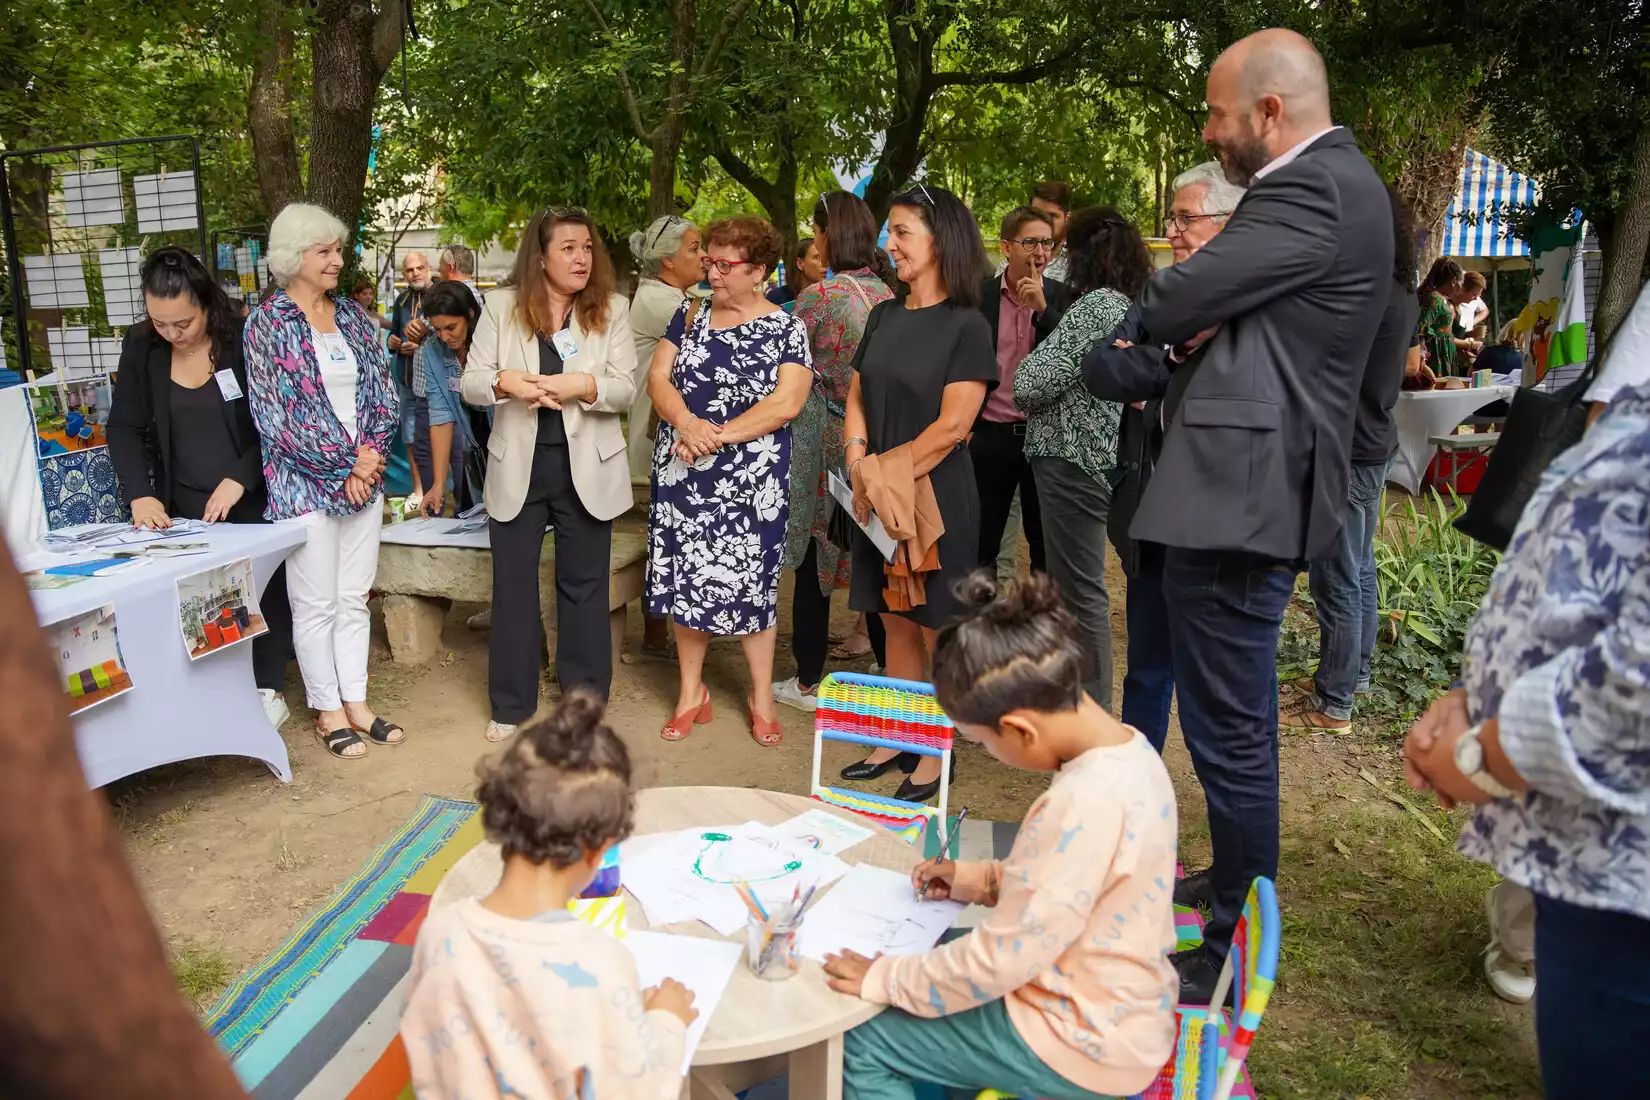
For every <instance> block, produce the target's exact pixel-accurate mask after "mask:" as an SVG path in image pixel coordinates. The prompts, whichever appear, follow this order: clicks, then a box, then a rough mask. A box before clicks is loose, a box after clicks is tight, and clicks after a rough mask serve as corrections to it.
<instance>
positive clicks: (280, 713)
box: [258, 688, 292, 729]
mask: <svg viewBox="0 0 1650 1100" xmlns="http://www.w3.org/2000/svg"><path fill="white" fill-rule="evenodd" d="M258 697H259V699H260V700H261V701H262V702H263V706H264V717H265V718H267V719H269V724H270V725H272V726H274V727H275V728H276V729H280V728H281V723H282V722H285V721H286V720H287V719H288V718H290V717H292V711H291V710H290V709H289V708H288V707H287V705H286V700H285V699H283V698H282V697H281V693H280V692H278V691H274V690H272V689H270V688H259V689H258Z"/></svg>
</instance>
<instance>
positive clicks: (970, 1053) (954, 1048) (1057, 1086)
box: [842, 999, 1110, 1100]
mask: <svg viewBox="0 0 1650 1100" xmlns="http://www.w3.org/2000/svg"><path fill="white" fill-rule="evenodd" d="M919 1084H931V1085H939V1086H943V1087H944V1089H945V1093H946V1095H947V1096H949V1097H951V1100H973V1098H974V1095H975V1094H976V1093H978V1092H979V1091H980V1090H981V1089H988V1088H989V1089H998V1090H999V1091H1002V1092H1006V1093H1010V1094H1012V1095H1014V1096H1023V1097H1046V1098H1047V1100H1110V1098H1109V1097H1103V1096H1101V1095H1100V1094H1099V1093H1093V1092H1089V1091H1088V1090H1087V1089H1082V1088H1078V1087H1077V1086H1076V1085H1074V1084H1072V1083H1071V1082H1070V1081H1067V1080H1066V1079H1065V1078H1064V1077H1061V1076H1060V1075H1059V1074H1058V1073H1055V1072H1054V1071H1053V1070H1051V1069H1049V1068H1048V1067H1047V1066H1046V1065H1044V1064H1043V1062H1042V1060H1041V1059H1040V1058H1038V1057H1037V1055H1036V1054H1034V1053H1032V1050H1031V1048H1030V1047H1028V1046H1026V1044H1025V1040H1024V1039H1022V1038H1020V1033H1019V1032H1018V1031H1015V1030H1014V1024H1013V1022H1012V1021H1011V1020H1009V1018H1008V1010H1007V1009H1006V1008H1004V1007H1003V1002H1002V1001H1001V1000H1000V999H999V1000H995V1001H992V1002H991V1003H990V1004H985V1005H981V1006H980V1007H979V1008H971V1009H969V1010H968V1011H967V1012H959V1013H957V1014H956V1015H955V1016H941V1017H939V1018H937V1019H929V1018H927V1017H923V1016H913V1015H911V1014H910V1013H909V1012H904V1011H902V1010H900V1009H897V1008H890V1009H888V1010H886V1011H885V1012H883V1013H882V1014H881V1015H880V1016H878V1017H876V1018H875V1019H873V1020H868V1021H866V1022H865V1023H863V1024H860V1025H859V1026H858V1027H856V1028H854V1029H853V1030H852V1031H850V1032H848V1034H847V1036H845V1037H844V1039H843V1047H842V1093H843V1097H844V1100H917V1098H918V1097H919V1096H925V1095H926V1096H932V1095H933V1092H932V1091H931V1090H929V1089H926V1088H919Z"/></svg>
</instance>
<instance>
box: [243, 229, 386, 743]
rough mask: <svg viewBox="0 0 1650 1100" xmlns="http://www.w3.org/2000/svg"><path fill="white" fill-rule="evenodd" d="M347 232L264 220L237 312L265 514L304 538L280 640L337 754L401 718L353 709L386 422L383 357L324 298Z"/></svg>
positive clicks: (379, 736)
mask: <svg viewBox="0 0 1650 1100" xmlns="http://www.w3.org/2000/svg"><path fill="white" fill-rule="evenodd" d="M348 236H349V231H348V230H347V229H346V228H345V227H344V224H343V223H342V222H340V221H339V220H338V219H337V218H335V217H333V216H332V215H331V214H329V213H328V212H327V211H325V210H323V209H321V208H320V207H319V206H311V205H309V204H307V203H292V204H290V205H288V206H286V207H285V208H283V209H282V210H281V212H280V214H278V215H277V216H276V218H275V221H274V223H273V224H271V225H270V227H269V250H268V257H269V273H270V275H271V276H272V277H273V278H274V280H275V282H276V284H277V285H278V286H279V287H280V288H281V289H279V290H277V291H276V292H275V293H274V294H273V295H271V296H270V297H269V298H267V299H265V301H264V303H263V304H262V305H260V306H259V307H258V309H257V310H256V311H255V312H254V313H253V314H252V316H251V317H249V318H248V319H247V322H246V380H247V386H248V388H249V389H250V390H251V391H252V392H251V395H250V397H251V400H250V402H249V404H250V406H251V410H252V419H253V421H254V422H256V424H257V425H258V434H259V435H260V436H261V437H262V439H263V457H264V482H265V484H266V485H267V486H268V490H269V508H268V511H267V512H266V513H265V515H266V516H267V517H268V518H269V519H272V520H281V519H297V520H299V521H300V522H302V524H303V525H304V528H305V530H306V531H307V533H308V536H309V537H308V541H306V542H305V543H304V545H303V546H301V547H299V548H298V549H297V550H295V551H294V552H293V554H292V556H291V557H290V558H288V559H287V565H286V568H287V592H288V595H289V596H290V598H291V601H292V635H293V639H292V640H293V648H294V649H295V650H296V651H297V654H298V667H299V669H300V670H301V671H302V672H303V676H304V693H305V695H306V696H307V697H308V701H309V705H310V708H311V709H312V710H314V711H315V735H316V737H317V738H318V739H319V740H320V741H321V743H322V744H323V745H324V746H326V749H327V751H328V752H330V753H331V754H332V755H333V756H336V757H338V758H339V759H342V760H354V759H359V758H360V757H362V756H365V755H366V752H367V742H366V741H363V740H362V739H361V738H360V737H359V736H358V735H359V734H363V733H364V734H366V735H367V738H368V740H370V741H371V742H373V743H374V744H378V745H398V744H400V743H401V742H402V741H403V740H405V738H406V735H405V734H404V733H403V732H402V730H401V727H400V726H397V725H395V724H394V723H393V722H389V721H386V720H385V719H383V718H381V717H379V716H378V715H376V714H374V713H373V712H372V711H371V710H370V709H368V707H367V647H368V638H369V632H370V622H371V620H370V618H369V616H368V614H367V594H368V592H369V591H370V590H371V589H372V581H373V576H374V574H375V573H376V572H377V570H378V536H379V532H380V530H381V528H382V525H383V508H382V507H381V505H380V503H379V501H380V499H381V496H380V484H381V482H382V480H383V473H384V456H385V455H386V454H388V453H389V447H390V441H391V439H392V438H393V437H394V435H395V432H396V430H397V428H398V426H399V423H400V419H399V416H400V410H399V408H398V401H397V398H396V392H395V384H394V382H393V381H392V380H391V378H390V369H389V364H388V362H387V361H386V359H385V356H384V352H383V349H382V348H381V347H380V345H379V343H378V329H377V326H376V325H374V324H373V321H372V319H371V317H369V316H368V315H367V313H366V311H365V310H363V309H362V308H361V307H360V306H358V305H356V304H355V303H354V302H353V301H351V300H350V299H349V298H348V297H347V296H344V295H339V294H337V289H338V273H339V272H340V271H341V270H342V269H343V266H344V242H345V240H346V239H347V238H348Z"/></svg>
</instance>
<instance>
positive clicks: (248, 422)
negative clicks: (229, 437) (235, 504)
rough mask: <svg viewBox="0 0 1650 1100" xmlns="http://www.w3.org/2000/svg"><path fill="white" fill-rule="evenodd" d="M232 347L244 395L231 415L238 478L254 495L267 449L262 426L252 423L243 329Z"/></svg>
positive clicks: (232, 364)
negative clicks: (259, 431)
mask: <svg viewBox="0 0 1650 1100" xmlns="http://www.w3.org/2000/svg"><path fill="white" fill-rule="evenodd" d="M229 346H230V348H232V349H233V350H232V351H231V352H230V353H229V369H230V370H231V371H232V372H233V373H234V375H235V381H236V382H238V383H240V386H241V396H240V397H238V398H236V399H235V400H234V401H231V402H229V406H230V415H231V416H232V417H233V418H234V424H233V427H234V430H235V447H236V449H237V450H238V451H239V454H238V455H237V458H236V469H237V470H238V472H237V473H236V475H235V480H236V481H238V482H240V483H241V488H242V489H244V490H245V491H246V492H247V493H249V494H250V493H255V492H257V491H258V490H259V489H262V488H263V484H264V450H263V443H262V441H261V440H260V438H259V436H258V426H257V425H256V424H254V423H253V422H252V406H251V404H250V402H251V400H252V391H251V390H250V389H249V388H248V387H247V384H246V357H245V356H244V355H243V354H242V353H241V333H240V330H239V329H237V330H236V332H235V335H234V339H233V340H231V341H230V342H229Z"/></svg>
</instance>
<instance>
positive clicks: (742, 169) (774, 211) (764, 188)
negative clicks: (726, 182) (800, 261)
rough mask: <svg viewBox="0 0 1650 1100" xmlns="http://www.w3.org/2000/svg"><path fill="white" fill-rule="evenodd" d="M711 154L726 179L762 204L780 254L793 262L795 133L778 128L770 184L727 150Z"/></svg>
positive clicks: (755, 170)
mask: <svg viewBox="0 0 1650 1100" xmlns="http://www.w3.org/2000/svg"><path fill="white" fill-rule="evenodd" d="M715 157H716V163H717V164H719V165H721V166H722V171H724V172H726V173H727V174H728V178H729V179H731V180H733V182H735V183H737V184H738V185H739V186H741V187H743V188H744V189H745V190H747V191H749V192H750V193H751V195H752V196H753V197H754V198H755V199H756V201H757V202H759V203H761V204H762V209H763V210H765V211H767V214H768V220H769V221H770V222H772V223H773V227H774V228H775V229H777V230H779V236H780V238H781V239H782V240H783V241H784V248H783V251H782V252H781V253H780V255H781V257H782V258H783V259H784V261H785V263H786V264H787V265H789V264H792V263H795V262H796V261H795V257H796V242H797V241H798V240H799V239H800V238H799V236H798V234H797V212H796V181H797V176H798V169H799V166H798V164H797V158H796V135H795V134H793V133H792V132H791V131H790V129H789V128H788V127H787V128H785V129H783V130H782V131H781V133H780V135H779V165H778V168H777V169H776V171H775V173H774V179H773V182H771V183H770V182H769V181H768V180H767V179H765V178H764V177H763V176H762V174H761V172H759V171H757V169H756V168H754V167H752V166H751V165H750V164H748V163H747V162H746V161H744V160H743V159H741V158H740V157H739V156H738V155H737V154H735V153H733V152H731V151H729V150H726V149H723V150H719V151H718V152H717V153H716V154H715Z"/></svg>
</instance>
